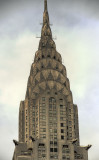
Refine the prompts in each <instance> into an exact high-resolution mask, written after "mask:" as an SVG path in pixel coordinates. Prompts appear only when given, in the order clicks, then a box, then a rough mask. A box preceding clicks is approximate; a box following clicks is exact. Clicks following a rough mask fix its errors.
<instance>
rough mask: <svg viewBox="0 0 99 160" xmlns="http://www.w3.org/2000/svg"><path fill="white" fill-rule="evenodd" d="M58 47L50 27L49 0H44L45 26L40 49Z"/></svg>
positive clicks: (42, 31)
mask: <svg viewBox="0 0 99 160" xmlns="http://www.w3.org/2000/svg"><path fill="white" fill-rule="evenodd" d="M44 47H46V48H56V46H55V42H54V41H53V38H52V31H51V28H50V22H49V14H48V9H47V0H44V13H43V26H42V30H41V39H40V43H39V49H42V48H44Z"/></svg>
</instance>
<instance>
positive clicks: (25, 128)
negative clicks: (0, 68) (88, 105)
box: [13, 0, 91, 160]
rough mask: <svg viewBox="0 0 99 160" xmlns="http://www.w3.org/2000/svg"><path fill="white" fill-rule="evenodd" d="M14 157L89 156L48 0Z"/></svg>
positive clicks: (83, 159)
mask: <svg viewBox="0 0 99 160" xmlns="http://www.w3.org/2000/svg"><path fill="white" fill-rule="evenodd" d="M13 141H14V143H15V151H14V155H13V160H78V159H79V160H88V154H87V151H88V149H89V148H90V147H91V145H88V146H84V147H81V146H80V143H79V125H78V109H77V105H75V104H73V97H72V92H71V90H70V84H69V79H68V78H67V73H66V68H65V66H64V65H63V64H62V58H61V55H60V54H59V53H58V52H57V50H56V45H55V42H54V41H53V38H52V32H51V28H50V22H49V15H48V9H47V0H45V1H44V13H43V25H42V31H41V39H40V42H39V47H38V51H37V52H36V53H35V58H34V62H33V64H32V65H31V70H30V76H29V78H28V84H27V91H26V97H25V100H24V101H21V103H20V109H19V141H16V140H13Z"/></svg>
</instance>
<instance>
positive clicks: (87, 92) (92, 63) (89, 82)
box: [0, 0, 99, 160]
mask: <svg viewBox="0 0 99 160" xmlns="http://www.w3.org/2000/svg"><path fill="white" fill-rule="evenodd" d="M48 10H49V15H50V23H51V24H53V26H52V32H53V37H57V40H55V43H56V48H57V51H58V52H60V54H61V55H62V59H63V64H64V65H65V66H66V69H67V76H68V78H69V80H70V86H71V91H72V93H73V101H74V104H77V105H78V110H79V129H80V143H81V145H88V144H92V145H93V146H92V148H91V149H90V150H89V160H99V153H98V152H99V118H98V117H99V102H98V101H99V1H98V0H97V1H96V0H93V1H91V0H48ZM42 15H43V0H28V1H27V0H12V1H11V0H2V1H1V0H0V160H10V159H11V158H12V155H13V151H14V144H13V142H12V140H13V139H18V112H19V104H20V101H21V100H24V97H25V93H26V87H27V80H28V76H29V72H30V67H31V64H32V62H33V59H34V55H35V52H36V51H37V49H38V44H39V39H38V38H36V36H40V32H41V25H40V23H42Z"/></svg>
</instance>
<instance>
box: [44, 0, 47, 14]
mask: <svg viewBox="0 0 99 160" xmlns="http://www.w3.org/2000/svg"><path fill="white" fill-rule="evenodd" d="M44 11H47V0H44Z"/></svg>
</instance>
